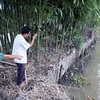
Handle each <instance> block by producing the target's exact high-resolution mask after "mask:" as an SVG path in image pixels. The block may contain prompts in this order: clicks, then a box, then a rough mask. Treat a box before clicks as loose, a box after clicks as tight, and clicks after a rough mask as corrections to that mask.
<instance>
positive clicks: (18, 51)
mask: <svg viewBox="0 0 100 100" xmlns="http://www.w3.org/2000/svg"><path fill="white" fill-rule="evenodd" d="M29 47H30V44H29V43H28V42H27V41H26V40H25V39H24V37H23V36H22V35H21V34H18V35H17V36H16V37H15V39H14V44H13V50H12V54H13V55H21V56H23V58H22V59H21V60H18V59H14V61H15V62H16V63H27V50H28V48H29Z"/></svg>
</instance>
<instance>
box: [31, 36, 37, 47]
mask: <svg viewBox="0 0 100 100" xmlns="http://www.w3.org/2000/svg"><path fill="white" fill-rule="evenodd" d="M36 37H37V34H35V35H34V36H33V38H32V41H31V43H30V47H32V46H33V44H34V40H35V39H36Z"/></svg>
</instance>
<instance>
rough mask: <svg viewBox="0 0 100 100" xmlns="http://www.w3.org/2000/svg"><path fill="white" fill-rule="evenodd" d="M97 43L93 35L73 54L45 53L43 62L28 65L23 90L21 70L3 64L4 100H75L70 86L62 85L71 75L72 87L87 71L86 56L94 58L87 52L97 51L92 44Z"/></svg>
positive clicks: (0, 95)
mask: <svg viewBox="0 0 100 100" xmlns="http://www.w3.org/2000/svg"><path fill="white" fill-rule="evenodd" d="M94 43H95V36H94V35H92V37H91V38H90V39H88V40H87V42H86V43H84V44H83V45H82V47H81V49H80V51H76V49H72V50H71V53H70V54H68V53H65V52H60V51H59V52H54V51H52V52H45V53H41V55H40V62H39V63H36V62H35V60H32V61H31V62H29V63H28V64H27V66H26V73H27V80H28V84H27V85H25V86H24V87H22V88H19V87H17V85H16V75H17V74H16V73H17V67H16V66H14V65H10V64H4V63H1V64H0V71H1V72H2V73H1V74H0V78H1V81H0V98H1V100H72V99H73V97H72V96H71V94H69V92H68V87H65V86H63V85H60V84H58V83H61V82H62V79H63V80H64V76H67V77H68V82H69V84H70V82H71V76H72V75H73V74H75V73H77V72H79V71H83V70H84V64H85V61H84V60H82V59H83V58H84V55H87V58H89V57H90V56H91V55H88V53H87V54H86V51H88V50H90V49H88V48H89V47H92V48H93V46H91V45H92V44H94ZM85 59H86V58H85ZM80 60H82V61H83V62H80ZM75 62H77V63H75ZM76 64H77V65H79V66H77V67H76ZM73 66H74V67H73ZM82 66H83V67H82ZM65 79H66V78H65Z"/></svg>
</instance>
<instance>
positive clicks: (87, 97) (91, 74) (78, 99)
mask: <svg viewBox="0 0 100 100" xmlns="http://www.w3.org/2000/svg"><path fill="white" fill-rule="evenodd" d="M83 77H84V78H86V80H87V82H90V83H91V85H90V86H89V85H83V86H82V87H80V88H79V89H78V88H75V87H74V88H69V91H70V94H71V95H72V96H74V99H73V100H100V42H97V43H96V44H95V50H94V51H93V53H92V56H91V59H90V61H89V63H88V64H87V65H86V66H85V70H84V72H83ZM93 98H94V99H93Z"/></svg>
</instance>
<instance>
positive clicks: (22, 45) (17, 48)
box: [12, 26, 37, 85]
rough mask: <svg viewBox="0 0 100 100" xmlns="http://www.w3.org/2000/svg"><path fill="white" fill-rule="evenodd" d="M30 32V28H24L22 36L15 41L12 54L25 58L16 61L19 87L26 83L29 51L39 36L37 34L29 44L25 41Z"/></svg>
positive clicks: (19, 35) (18, 36)
mask: <svg viewBox="0 0 100 100" xmlns="http://www.w3.org/2000/svg"><path fill="white" fill-rule="evenodd" d="M30 31H31V29H30V28H29V27H28V26H24V27H22V29H21V34H18V35H17V36H16V37H15V39H14V44H13V50H12V54H13V55H21V56H23V58H22V59H21V60H18V59H14V61H15V63H16V64H17V67H18V78H17V85H22V83H23V81H25V64H26V63H27V50H28V49H29V48H30V47H32V46H33V44H34V40H35V39H36V37H37V34H35V35H34V36H33V37H32V41H31V42H30V43H28V42H27V41H26V40H25V39H26V38H28V37H29V35H30Z"/></svg>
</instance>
